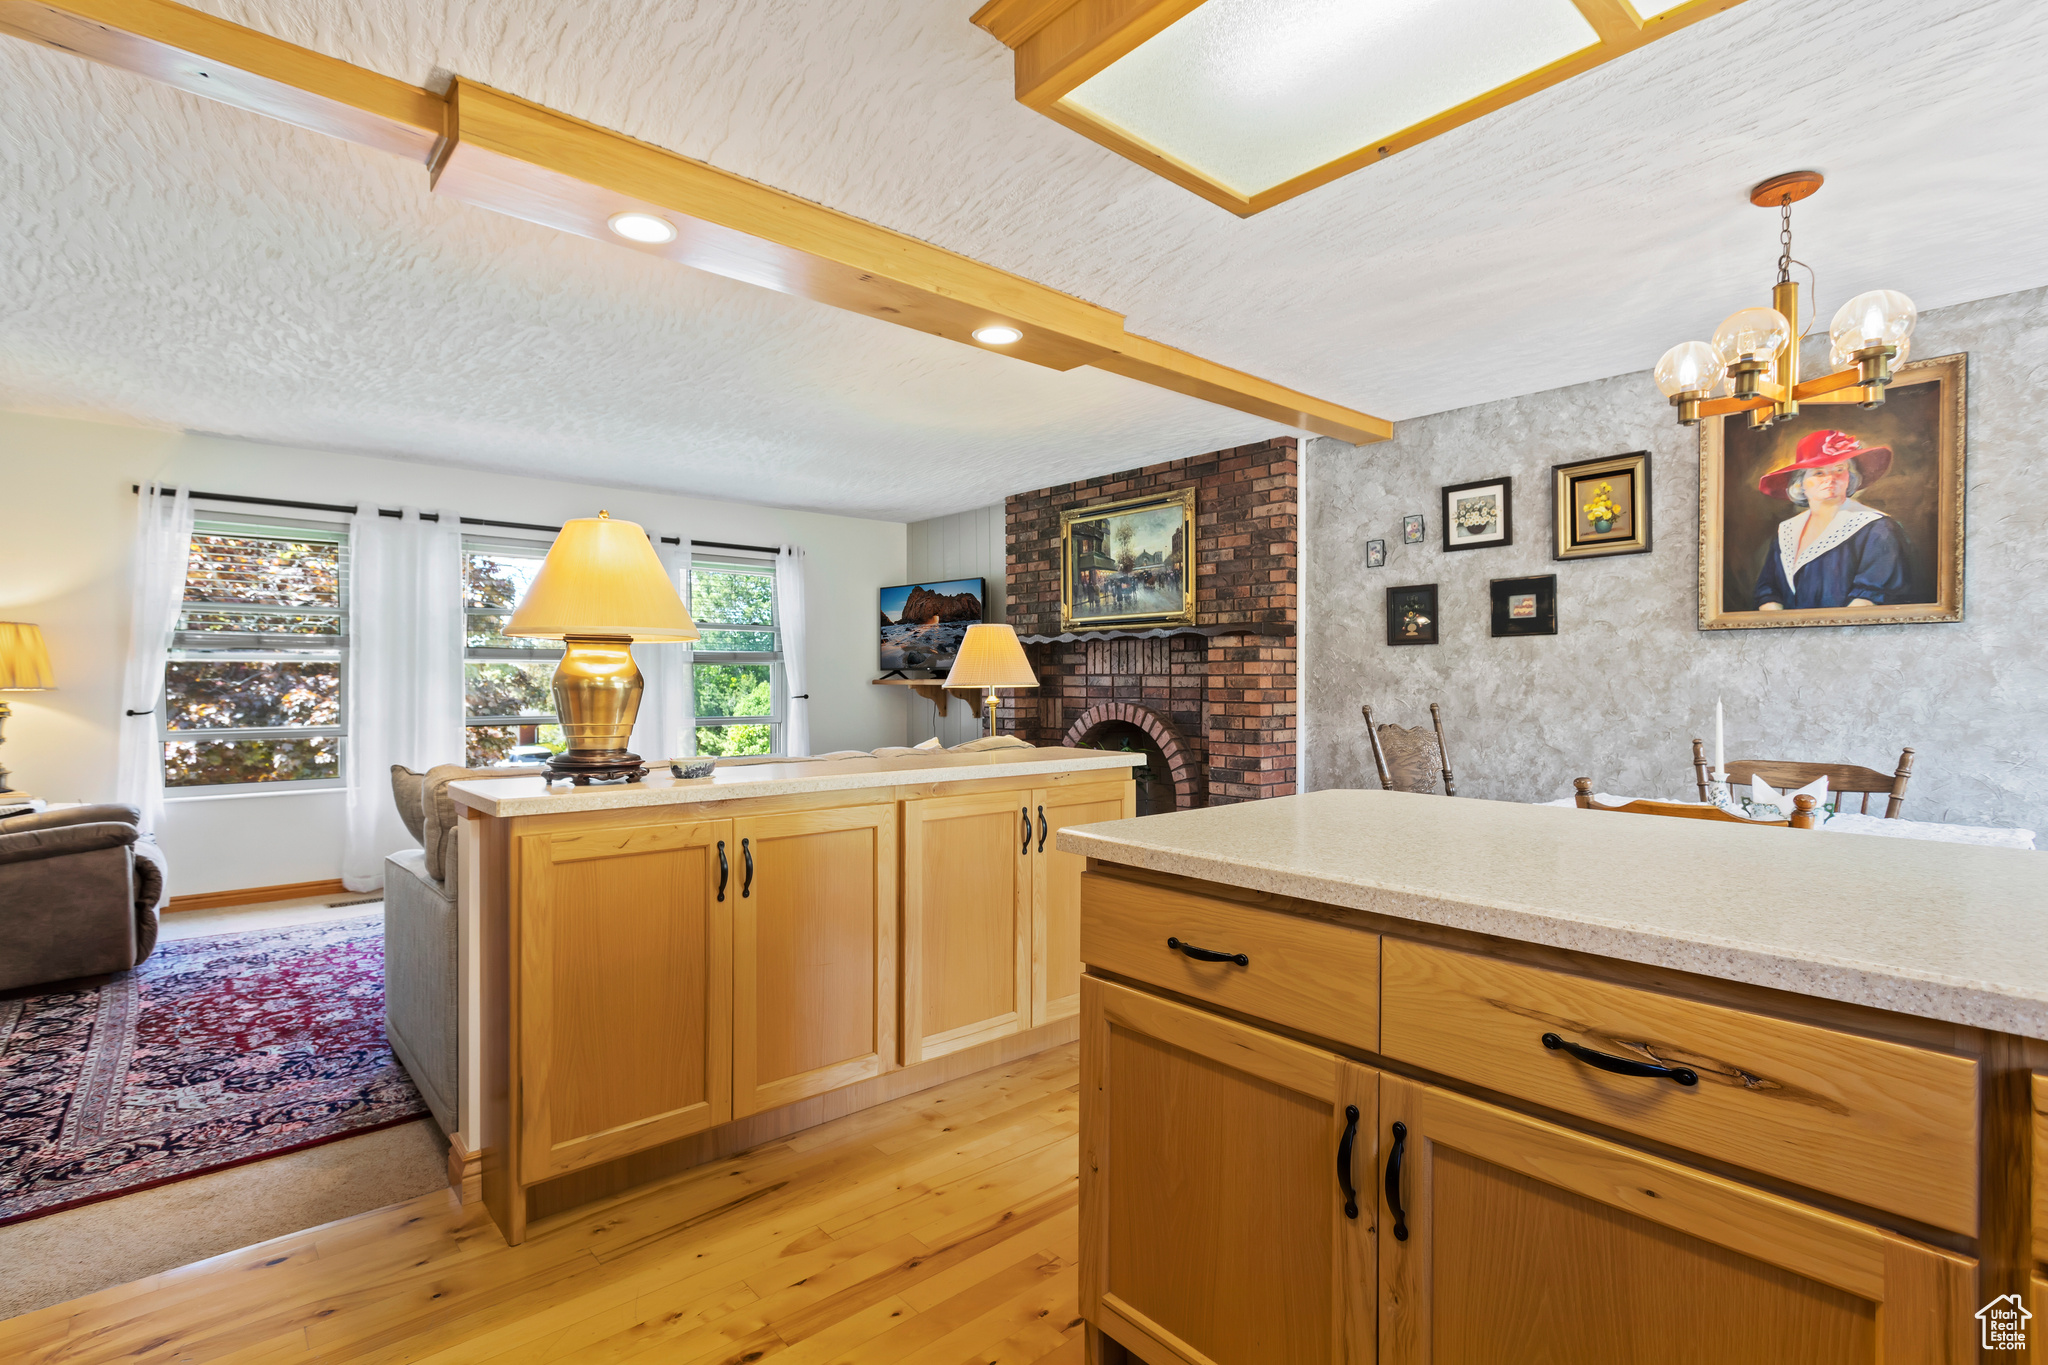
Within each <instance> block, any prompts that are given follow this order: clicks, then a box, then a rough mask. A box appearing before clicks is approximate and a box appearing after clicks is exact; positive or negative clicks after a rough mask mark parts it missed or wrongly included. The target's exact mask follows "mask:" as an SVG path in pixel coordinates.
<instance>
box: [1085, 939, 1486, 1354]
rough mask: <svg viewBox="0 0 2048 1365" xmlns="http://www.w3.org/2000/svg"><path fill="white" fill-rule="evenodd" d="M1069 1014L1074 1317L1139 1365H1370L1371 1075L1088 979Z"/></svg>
mask: <svg viewBox="0 0 2048 1365" xmlns="http://www.w3.org/2000/svg"><path fill="white" fill-rule="evenodd" d="M1082 1002H1083V1004H1082V1022H1081V1030H1082V1075H1081V1104H1082V1115H1081V1123H1082V1153H1081V1239H1082V1248H1083V1250H1082V1263H1081V1264H1082V1279H1081V1303H1082V1312H1083V1313H1084V1315H1085V1316H1087V1318H1088V1319H1089V1321H1090V1322H1092V1323H1093V1324H1095V1325H1096V1326H1097V1327H1098V1328H1100V1329H1101V1330H1102V1331H1104V1332H1107V1333H1108V1335H1109V1336H1110V1337H1111V1338H1112V1339H1114V1340H1115V1341H1116V1342H1117V1343H1119V1344H1121V1345H1122V1346H1124V1347H1127V1348H1129V1349H1130V1350H1132V1351H1134V1352H1136V1353H1137V1354H1138V1355H1139V1356H1141V1357H1142V1358H1143V1359H1144V1360H1146V1361H1148V1362H1152V1365H1174V1362H1185V1365H1277V1362H1282V1361H1284V1362H1287V1365H1365V1363H1366V1362H1370V1361H1371V1360H1372V1359H1373V1318H1374V1315H1373V1304H1372V1285H1373V1280H1374V1272H1373V1254H1374V1248H1373V1216H1374V1211H1375V1203H1374V1200H1373V1198H1372V1189H1371V1180H1372V1174H1373V1169H1374V1162H1375V1151H1374V1146H1373V1141H1374V1134H1375V1132H1376V1131H1378V1125H1376V1123H1375V1118H1376V1112H1377V1111H1376V1088H1375V1087H1376V1082H1377V1080H1378V1076H1377V1073H1376V1072H1374V1071H1373V1070H1371V1069H1370V1068H1368V1067H1365V1066H1361V1065H1359V1064H1358V1063H1356V1062H1351V1061H1347V1060H1345V1059H1343V1058H1341V1057H1337V1056H1335V1055H1333V1054H1331V1053H1329V1052H1325V1051H1322V1050H1320V1049H1317V1048H1312V1047H1308V1046H1305V1045H1303V1044H1301V1043H1297V1042H1294V1041H1291V1040H1289V1039H1285V1038H1281V1037H1279V1036H1277V1035H1274V1034H1270V1033H1266V1032H1264V1031H1262V1030H1259V1029H1255V1028H1250V1027H1248V1026H1246V1025H1244V1024H1239V1023H1236V1022H1233V1021H1231V1020H1227V1019H1223V1018H1220V1017H1218V1016H1215V1015H1211V1014H1206V1013H1203V1012H1202V1011H1200V1010H1195V1009H1190V1008H1188V1007H1186V1006H1183V1005H1178V1004H1175V1003H1173V1002H1171V1001H1167V1000H1162V999H1159V998H1158V997H1156V996H1151V995H1147V994H1144V993H1143V992H1139V991H1135V990H1130V989H1128V988H1125V987H1122V986H1118V985H1115V984H1113V983H1110V982H1105V981H1101V980H1097V979H1095V978H1089V979H1087V980H1086V981H1084V982H1083V983H1082ZM1347 1182H1348V1184H1349V1187H1350V1189H1351V1190H1352V1191H1354V1192H1355V1198H1354V1199H1347V1191H1346V1185H1347ZM1507 1358H1508V1357H1501V1359H1507Z"/></svg>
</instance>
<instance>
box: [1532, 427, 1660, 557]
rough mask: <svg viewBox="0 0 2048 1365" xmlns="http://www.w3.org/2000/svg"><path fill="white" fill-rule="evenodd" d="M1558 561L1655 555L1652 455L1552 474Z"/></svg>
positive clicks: (1638, 453) (1586, 463)
mask: <svg viewBox="0 0 2048 1365" xmlns="http://www.w3.org/2000/svg"><path fill="white" fill-rule="evenodd" d="M1551 502H1552V504H1553V506H1552V513H1553V515H1552V517H1551V520H1552V522H1553V523H1554V525H1555V528H1556V529H1555V534H1556V540H1555V542H1554V543H1553V548H1552V557H1553V558H1556V559H1600V558H1604V557H1606V556H1608V555H1641V554H1648V553H1649V552H1650V452H1649V451H1647V450H1634V451H1630V452H1629V453H1628V454H1626V455H1612V456H1607V457H1603V458H1601V459H1597V460H1580V461H1578V462H1577V463H1575V464H1561V465H1556V466H1554V467H1553V468H1552V470H1551Z"/></svg>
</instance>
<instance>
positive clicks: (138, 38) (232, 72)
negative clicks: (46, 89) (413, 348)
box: [0, 0, 447, 163]
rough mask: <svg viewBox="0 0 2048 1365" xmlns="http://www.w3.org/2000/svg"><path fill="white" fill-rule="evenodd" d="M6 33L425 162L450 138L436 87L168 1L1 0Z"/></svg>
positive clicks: (0, 28) (0, 19) (1, 19)
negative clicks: (445, 132)
mask: <svg viewBox="0 0 2048 1365" xmlns="http://www.w3.org/2000/svg"><path fill="white" fill-rule="evenodd" d="M0 33H5V34H8V35H10V36H12V37H16V38H21V39H24V40H26V41H28V42H31V43H37V44H39V45H41V46H43V47H49V48H55V49H57V50H58V51H59V52H69V53H72V54H73V55H75V56H79V57H85V58H87V59H89V60H91V61H95V62H99V63H101V64H102V65H105V66H112V67H118V68H119V69H120V70H123V71H132V72H134V73H135V74H136V75H138V76H147V77H148V78H149V79H151V80H153V81H161V82H163V83H164V84H165V85H170V86H175V87H177V88H178V89H180V90H183V91H186V92H188V93H190V94H194V95H199V96H203V97H204V98H206V99H210V100H218V101H220V102H221V103H222V104H232V105H234V106H235V107H237V108H239V109H247V110H249V111H251V112H252V113H258V114H263V115H265V116H267V117H270V118H274V119H279V120H281V121H283V122H285V123H291V124H296V125H298V126H299V127H301V128H310V129H312V130H313V131H314V132H316V133H326V134H328V135H329V136H331V137H338V138H342V139H344V140H345V141H348V142H359V143H361V144H362V145H363V146H365V147H374V148H376V149H377V150H378V151H380V152H392V153H395V154H396V155H399V156H403V157H406V158H408V159H409V160H413V161H418V162H421V163H425V162H427V161H429V160H431V159H432V158H433V155H434V150H435V147H436V146H437V144H439V142H440V140H441V132H442V117H443V115H444V114H445V112H446V110H447V105H446V103H445V102H444V101H443V100H442V99H441V97H440V96H439V95H436V94H435V93H434V92H433V91H431V90H422V89H420V87H418V86H416V85H407V84H405V83H404V82H403V81H395V80H392V79H391V78H390V77H389V76H382V75H379V74H378V73H377V72H375V71H367V70H365V69H363V68H362V67H360V66H353V65H351V64H349V63H348V62H344V61H338V60H336V59H335V58H333V57H328V56H325V55H323V54H321V53H318V52H314V51H312V50H310V49H308V48H303V47H299V46H298V45H296V44H294V43H288V42H285V41H284V40H283V39H282V38H273V37H271V36H270V35H269V34H267V33H258V32H257V31H256V30H255V29H251V28H244V27H242V26H241V25H240V24H231V23H229V22H228V21H227V20H225V19H216V18H215V17H214V16H212V15H210V14H202V13H200V12H199V11H198V10H195V9H187V8H186V7H185V6H183V5H176V4H170V3H166V0H63V3H57V4H46V3H41V0H0Z"/></svg>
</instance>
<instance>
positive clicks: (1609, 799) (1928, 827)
mask: <svg viewBox="0 0 2048 1365" xmlns="http://www.w3.org/2000/svg"><path fill="white" fill-rule="evenodd" d="M1593 799H1594V800H1595V801H1598V802H1599V803H1600V804H1601V805H1603V806H1619V805H1624V804H1626V803H1628V802H1630V801H1636V800H1641V799H1643V798H1640V797H1634V796H1610V795H1609V794H1607V793H1606V792H1595V793H1594V794H1593ZM1652 799H1655V800H1659V801H1664V800H1668V798H1665V797H1655V798H1652ZM1532 804H1535V805H1539V806H1575V805H1577V804H1578V798H1577V797H1575V796H1566V797H1560V798H1559V799H1557V800H1555V801H1537V802H1534V803H1532ZM1670 804H1672V805H1674V806H1701V805H1707V804H1710V803H1708V802H1704V801H1671V802H1670ZM1814 828H1815V829H1816V830H1820V831H1822V832H1824V833H1829V834H1867V835H1873V836H1875V837H1877V838H1881V839H1930V840H1933V841H1934V842H1936V843H1942V844H1981V845H1983V846H1985V847H1988V848H2027V849H2030V848H2033V847H2034V831H2032V830H2030V829H2006V828H2001V827H1998V826H1994V825H1947V824H1941V823H1938V822H1936V821H1932V820H1888V819H1885V818H1884V817H1882V816H1877V815H1861V814H1858V813H1857V812H1855V811H1841V812H1838V813H1835V814H1831V815H1828V816H1826V817H1825V818H1824V819H1821V820H1819V821H1817V822H1816V823H1815V824H1814Z"/></svg>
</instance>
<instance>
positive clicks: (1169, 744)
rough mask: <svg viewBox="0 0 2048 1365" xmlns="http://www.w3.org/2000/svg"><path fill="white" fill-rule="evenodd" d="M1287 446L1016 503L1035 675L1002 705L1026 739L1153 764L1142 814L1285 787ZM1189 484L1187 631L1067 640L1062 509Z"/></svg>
mask: <svg viewBox="0 0 2048 1365" xmlns="http://www.w3.org/2000/svg"><path fill="white" fill-rule="evenodd" d="M1296 456H1297V450H1296V446H1295V440H1294V438H1293V437H1291V436H1283V437H1277V438H1275V439H1273V440H1270V441H1262V442H1260V443H1259V444H1257V445H1250V446H1238V447H1237V448H1235V449H1232V450H1219V451H1215V452H1213V453H1211V454H1208V455H1199V456H1196V457H1194V458H1193V459H1187V460H1171V461H1168V462H1167V463H1165V464H1156V465H1149V466H1147V467H1146V468H1144V469H1135V470H1131V471H1128V472H1126V473H1122V474H1111V475H1107V476H1105V477H1103V478H1098V479H1088V480H1086V481H1084V482H1081V483H1070V484H1063V485H1061V486H1059V487H1057V488H1041V489H1037V490H1036V491H1034V492H1030V493H1017V494H1012V495H1011V496H1010V498H1009V499H1008V500H1007V503H1006V505H1005V508H1004V513H1005V517H1004V519H1005V522H1006V525H1007V531H1008V537H1009V553H1008V571H1009V588H1008V599H1007V603H1008V608H1009V621H1010V624H1011V625H1013V626H1015V627H1016V629H1017V633H1018V635H1020V636H1022V637H1023V638H1024V640H1025V644H1026V649H1027V651H1028V652H1029V654H1030V655H1031V662H1032V666H1033V667H1034V668H1035V669H1036V670H1037V672H1038V678H1039V686H1038V688H1037V689H1036V691H1035V692H1033V691H1019V692H1017V693H1014V694H1012V695H1013V698H1014V700H1013V701H1012V702H1011V703H1010V704H1009V705H1007V706H1006V707H1005V711H1004V719H1005V721H1006V722H1007V724H1008V728H1010V729H1011V730H1012V731H1013V732H1014V733H1016V734H1017V735H1019V736H1020V737H1021V738H1024V739H1027V740H1030V741H1031V742H1032V743H1034V744H1080V743H1084V742H1086V743H1092V744H1101V745H1104V746H1105V747H1109V748H1123V747H1126V745H1128V747H1130V748H1133V749H1138V750H1142V751H1143V752H1145V753H1146V754H1147V755H1148V761H1147V764H1146V771H1147V772H1148V773H1149V774H1150V781H1149V782H1148V783H1146V784H1145V787H1144V789H1141V792H1140V809H1141V810H1143V809H1144V808H1145V807H1146V806H1147V805H1148V804H1149V806H1150V808H1151V809H1152V810H1175V809H1187V808H1189V807H1192V806H1205V805H1223V804H1226V803H1229V802H1235V801H1250V800H1256V799H1258V798H1260V797H1266V796H1287V795H1291V794H1292V793H1293V791H1294V764H1295V751H1294V723H1295V704H1296V690H1295V639H1294V630H1295V620H1296V617H1295V579H1296V563H1297V561H1296V545H1295V534H1296V525H1297V510H1296V497H1297V495H1298V493H1299V482H1300V480H1299V471H1298V466H1297V463H1296ZM1190 486H1192V487H1194V488H1195V489H1196V490H1197V491H1196V499H1195V553H1194V564H1195V623H1194V625H1193V626H1191V627H1180V628H1168V629H1166V630H1145V629H1135V630H1131V631H1082V632H1076V633H1073V634H1071V635H1064V636H1063V635H1062V634H1061V633H1060V582H1059V575H1060V546H1059V533H1060V513H1061V512H1062V511H1064V510H1066V509H1069V508H1075V507H1085V506H1088V505H1090V504H1094V503H1102V502H1117V501H1121V500H1123V499H1126V498H1138V497H1144V496H1147V495H1149V494H1154V493H1171V492H1178V491H1180V490H1182V489H1185V488H1188V487H1190Z"/></svg>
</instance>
